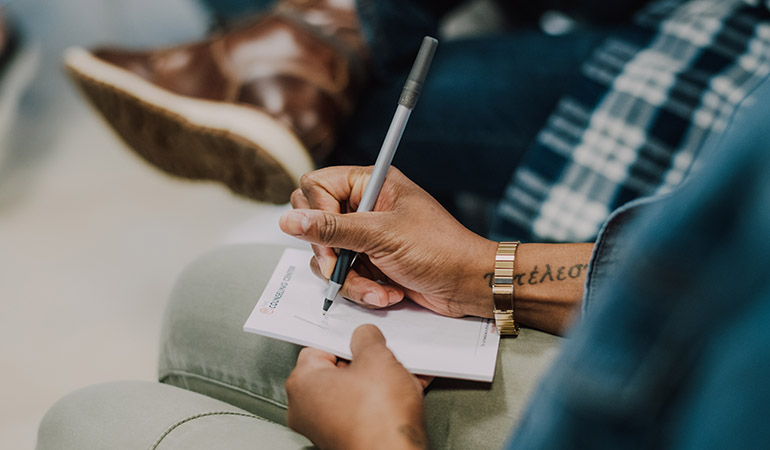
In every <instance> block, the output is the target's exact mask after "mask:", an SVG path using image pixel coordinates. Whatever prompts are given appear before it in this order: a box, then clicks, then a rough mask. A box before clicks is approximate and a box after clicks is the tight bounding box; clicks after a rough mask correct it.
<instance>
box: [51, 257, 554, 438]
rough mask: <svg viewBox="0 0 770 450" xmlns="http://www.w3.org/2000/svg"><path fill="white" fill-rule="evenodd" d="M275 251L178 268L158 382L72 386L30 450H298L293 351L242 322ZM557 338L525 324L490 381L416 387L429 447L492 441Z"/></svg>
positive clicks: (509, 422)
mask: <svg viewBox="0 0 770 450" xmlns="http://www.w3.org/2000/svg"><path fill="white" fill-rule="evenodd" d="M282 252H283V247H277V246H267V245H238V246H231V247H225V248H223V249H220V250H218V251H216V252H213V253H210V254H208V255H206V256H204V257H202V258H200V259H199V260H197V261H196V262H194V263H193V264H192V265H190V266H189V267H188V268H187V269H186V270H185V272H184V273H183V274H182V275H181V276H180V279H179V280H178V282H177V284H176V287H175V288H174V291H173V293H172V295H171V299H170V302H169V305H168V308H167V310H166V315H165V319H164V325H163V332H162V342H161V346H160V359H159V369H158V376H159V380H160V383H151V382H115V383H110V384H103V385H97V386H92V387H88V388H85V389H82V390H79V391H76V392H74V393H72V394H70V395H68V396H66V397H65V398H63V399H62V400H60V401H59V402H57V403H56V404H55V405H54V406H53V407H52V408H51V409H50V410H49V412H48V413H47V414H46V416H45V417H44V419H43V421H42V423H41V425H40V430H39V433H38V445H37V448H38V449H39V450H54V449H56V450H75V449H77V450H91V449H94V450H95V449H105V448H110V449H116V450H122V449H172V448H174V449H186V450H199V449H201V450H202V449H230V450H241V449H244V450H245V449H255V448H265V449H282V448H291V449H298V448H304V447H308V446H310V445H311V444H310V443H309V442H308V441H307V440H306V439H305V438H303V437H302V436H300V435H298V434H296V433H294V432H292V431H291V430H289V429H288V428H286V427H285V426H284V424H285V416H286V392H285V390H284V381H285V380H286V377H287V376H288V374H289V372H291V370H292V368H293V367H294V364H295V362H296V358H297V354H298V353H299V350H300V347H298V346H296V345H293V344H288V343H286V342H281V341H277V340H273V339H268V338H264V337H261V336H257V335H254V334H250V333H246V332H244V331H243V330H242V327H243V324H244V322H245V321H246V318H247V317H248V315H249V313H250V312H251V310H252V308H253V307H254V305H255V304H256V302H257V299H258V298H259V296H260V294H261V293H262V289H263V288H264V286H265V284H266V283H267V281H268V280H269V278H270V275H271V274H272V272H273V269H274V267H275V265H276V264H277V262H278V259H279V258H280V256H281V254H282ZM559 344H560V338H557V337H554V336H551V335H548V334H545V333H541V332H538V331H534V330H529V329H524V330H522V333H521V335H520V336H519V337H518V338H515V339H510V338H509V339H503V340H502V341H501V344H500V354H499V358H498V363H497V370H496V373H495V379H494V382H493V383H491V384H487V383H476V382H467V381H458V380H449V379H436V380H435V381H434V382H433V384H432V385H431V386H430V388H429V389H428V391H427V395H426V408H427V426H428V435H429V439H430V442H431V446H432V447H433V448H456V449H467V448H474V449H482V448H500V447H501V446H502V445H503V443H504V442H505V440H506V439H507V438H508V436H509V435H510V433H511V432H512V429H513V427H514V425H515V424H516V421H517V420H518V418H519V416H520V415H521V413H522V411H523V409H524V408H525V406H526V403H527V399H528V397H529V395H530V393H531V391H532V390H533V388H534V387H535V385H536V383H537V381H538V380H539V378H540V377H541V375H542V373H543V372H544V371H545V369H546V368H547V367H548V366H549V365H550V363H551V361H552V360H553V357H554V356H555V355H556V352H557V350H558V347H559Z"/></svg>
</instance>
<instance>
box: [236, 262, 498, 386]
mask: <svg viewBox="0 0 770 450" xmlns="http://www.w3.org/2000/svg"><path fill="white" fill-rule="evenodd" d="M312 255H313V254H312V252H311V251H309V250H298V249H287V250H286V251H285V252H284V253H283V256H282V257H281V260H280V261H279V262H278V265H277V266H276V268H275V271H274V272H273V275H272V276H271V277H270V281H269V282H268V283H267V286H266V287H265V290H264V291H263V292H262V295H261V296H260V297H259V300H258V301H257V304H256V306H255V307H254V310H253V311H252V312H251V315H250V316H249V318H248V320H246V323H245V325H244V327H243V328H244V330H245V331H248V332H251V333H256V334H260V335H263V336H267V337H270V338H274V339H279V340H282V341H288V342H293V343H295V344H299V345H304V346H310V347H315V348H318V349H321V350H325V351H327V352H330V353H333V354H335V355H337V356H339V357H341V358H345V359H350V358H351V354H350V337H351V335H352V334H353V330H355V329H356V328H357V327H358V326H359V325H362V324H366V323H371V324H374V325H376V326H377V327H379V328H380V330H381V331H382V333H383V335H384V336H385V339H386V340H387V346H388V348H390V350H391V351H392V352H393V354H394V355H395V356H396V358H397V359H398V360H399V362H401V364H403V365H404V367H406V369H407V370H409V371H410V372H412V373H415V374H423V375H434V376H438V377H447V378H460V379H467V380H476V381H486V382H491V381H492V378H493V376H494V372H495V364H496V362H497V349H498V346H499V344H500V336H499V335H498V333H497V332H496V330H495V325H494V321H493V320H491V319H480V318H451V317H446V316H442V315H439V314H436V313H434V312H432V311H430V310H428V309H425V308H423V307H421V306H419V305H417V304H415V303H413V302H412V301H410V300H405V301H402V302H401V303H399V304H397V305H394V306H391V307H389V308H385V309H379V310H372V309H367V308H364V307H361V306H358V305H356V304H355V303H353V302H350V301H348V300H345V299H343V298H342V297H339V296H338V297H337V298H336V299H335V300H334V304H333V305H332V307H331V308H330V309H329V311H328V312H327V314H326V315H325V316H324V315H323V314H322V305H323V299H324V294H325V292H326V283H325V282H324V281H323V280H321V279H319V278H318V277H316V276H315V275H313V273H312V272H311V270H310V267H309V261H310V258H311V257H312Z"/></svg>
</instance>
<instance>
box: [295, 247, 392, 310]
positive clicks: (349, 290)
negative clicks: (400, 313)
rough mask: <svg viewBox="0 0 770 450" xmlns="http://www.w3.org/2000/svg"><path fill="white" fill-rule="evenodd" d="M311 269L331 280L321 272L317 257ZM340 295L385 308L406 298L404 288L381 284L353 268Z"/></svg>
mask: <svg viewBox="0 0 770 450" xmlns="http://www.w3.org/2000/svg"><path fill="white" fill-rule="evenodd" d="M310 270H311V271H312V272H313V274H314V275H315V276H317V277H318V278H321V279H323V280H326V281H329V278H328V277H327V276H326V274H324V273H322V272H321V269H320V267H319V266H318V261H317V260H316V258H313V259H311V260H310ZM340 295H341V296H342V297H343V298H346V299H348V300H350V301H352V302H353V303H356V304H357V305H360V306H363V307H365V308H385V307H388V306H392V305H395V304H396V303H398V302H400V301H401V300H403V299H404V297H405V295H404V290H403V289H401V288H400V287H396V286H392V285H389V284H380V283H377V282H376V281H373V280H372V279H370V278H368V277H366V276H363V275H361V274H359V273H358V271H357V270H354V269H351V270H350V271H348V275H347V277H346V278H345V283H343V285H342V287H341V288H340Z"/></svg>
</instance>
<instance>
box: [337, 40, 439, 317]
mask: <svg viewBox="0 0 770 450" xmlns="http://www.w3.org/2000/svg"><path fill="white" fill-rule="evenodd" d="M436 46H438V41H437V40H436V39H434V38H432V37H428V36H426V37H425V38H424V39H423V41H422V45H421V46H420V50H419V51H418V52H417V58H416V59H415V61H414V65H412V70H411V71H410V72H409V76H408V77H407V80H406V83H405V84H404V88H403V90H402V91H401V97H400V98H399V100H398V107H397V108H396V113H395V115H394V116H393V121H392V122H391V123H390V127H389V128H388V132H387V134H386V135H385V141H384V142H383V143H382V147H381V148H380V153H379V155H378V156H377V162H375V164H374V169H373V170H372V175H371V176H370V177H369V181H368V183H367V185H366V189H365V190H364V195H363V197H362V198H361V203H360V204H359V205H358V209H357V210H356V212H368V211H371V210H372V208H373V207H374V203H375V202H376V201H377V196H379V195H380V189H382V183H383V182H384V181H385V176H386V175H387V173H388V169H389V168H390V163H391V162H392V161H393V157H394V156H395V154H396V149H397V148H398V144H399V142H401V136H402V135H403V134H404V129H406V122H407V121H408V120H409V115H410V114H411V113H412V110H413V109H414V107H415V105H417V99H418V98H419V97H420V92H422V85H423V83H424V82H425V77H426V76H427V75H428V69H429V68H430V63H431V61H432V60H433V54H434V53H435V52H436ZM354 261H355V252H354V251H352V250H349V249H341V250H340V254H339V256H338V257H337V263H336V265H335V266H334V272H332V276H331V278H330V279H329V287H328V288H327V290H326V296H325V298H324V302H323V313H324V314H326V312H327V311H328V310H329V308H330V307H331V305H332V302H333V301H334V298H335V297H336V296H337V293H338V292H339V291H340V288H341V287H342V285H343V283H345V278H346V277H347V275H348V271H349V270H350V266H352V265H353V262H354Z"/></svg>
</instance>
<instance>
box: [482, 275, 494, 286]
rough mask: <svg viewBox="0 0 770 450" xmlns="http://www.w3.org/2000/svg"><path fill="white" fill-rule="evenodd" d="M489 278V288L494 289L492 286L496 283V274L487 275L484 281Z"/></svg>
mask: <svg viewBox="0 0 770 450" xmlns="http://www.w3.org/2000/svg"><path fill="white" fill-rule="evenodd" d="M487 278H489V287H492V284H493V283H494V281H495V273H494V272H489V273H485V274H484V279H485V280H486V279H487Z"/></svg>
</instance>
